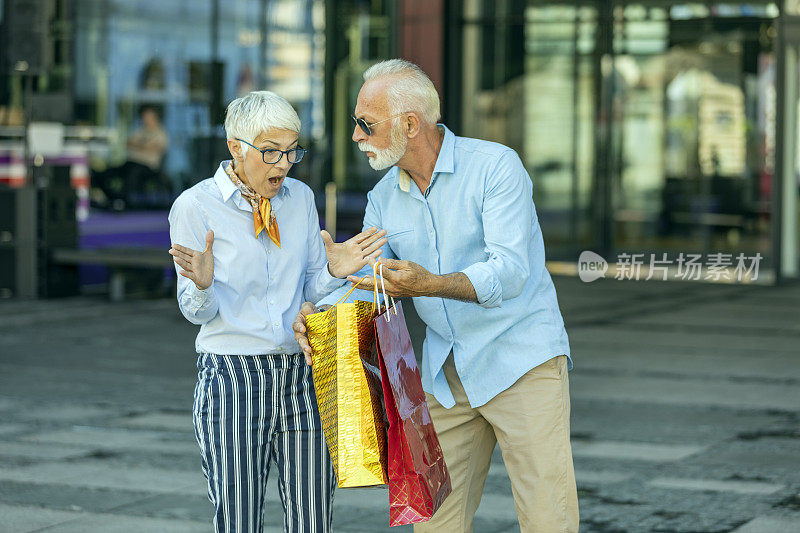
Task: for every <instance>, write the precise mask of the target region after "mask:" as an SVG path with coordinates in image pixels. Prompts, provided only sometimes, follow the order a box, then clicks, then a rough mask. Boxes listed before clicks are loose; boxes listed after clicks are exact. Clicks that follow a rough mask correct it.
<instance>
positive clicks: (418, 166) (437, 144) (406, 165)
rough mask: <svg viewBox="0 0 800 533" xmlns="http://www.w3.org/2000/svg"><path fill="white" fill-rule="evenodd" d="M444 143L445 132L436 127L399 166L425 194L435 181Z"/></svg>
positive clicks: (427, 133)
mask: <svg viewBox="0 0 800 533" xmlns="http://www.w3.org/2000/svg"><path fill="white" fill-rule="evenodd" d="M443 143H444V130H441V131H440V130H439V128H438V126H434V128H432V129H431V130H430V131H429V132H426V134H425V136H424V137H423V138H422V139H421V142H420V143H419V144H418V146H417V147H415V148H414V149H413V150H412V152H411V153H410V154H408V155H410V156H411V157H404V158H403V159H408V161H403V162H402V163H400V164H399V165H398V166H399V167H400V168H402V169H403V170H405V171H406V172H408V175H409V176H411V179H412V180H414V183H416V184H417V187H419V190H420V192H421V193H423V194H425V191H426V190H427V189H428V186H429V185H430V183H431V179H433V169H434V168H436V160H437V159H439V152H441V151H442V144H443Z"/></svg>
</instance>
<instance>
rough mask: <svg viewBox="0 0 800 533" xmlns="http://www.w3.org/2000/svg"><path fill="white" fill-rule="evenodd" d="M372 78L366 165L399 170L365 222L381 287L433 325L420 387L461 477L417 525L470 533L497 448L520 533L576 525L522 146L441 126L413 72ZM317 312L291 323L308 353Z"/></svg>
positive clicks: (360, 130) (552, 312) (565, 352)
mask: <svg viewBox="0 0 800 533" xmlns="http://www.w3.org/2000/svg"><path fill="white" fill-rule="evenodd" d="M364 80H365V83H364V85H363V86H362V87H361V91H360V92H359V94H358V101H357V103H356V108H355V116H354V117H353V120H354V122H355V128H354V131H353V140H354V141H355V142H357V143H358V147H359V149H361V151H363V152H365V153H366V155H367V157H369V163H370V165H371V166H372V168H374V169H376V170H382V169H385V168H389V167H393V168H391V169H390V170H389V172H387V173H386V175H385V176H384V177H383V179H382V180H381V181H380V182H379V183H378V184H377V185H376V186H375V188H374V189H372V191H370V193H369V194H368V204H367V208H366V214H365V216H364V226H365V227H370V226H375V227H379V228H382V229H385V230H386V231H387V233H388V234H387V238H388V241H389V242H388V246H387V247H386V248H385V249H384V255H383V257H384V259H381V262H382V263H383V264H384V265H385V266H386V267H389V269H390V270H388V271H387V270H386V269H385V268H384V276H385V282H386V290H387V292H388V293H389V294H391V295H393V296H395V297H403V296H412V297H414V305H415V307H416V309H417V312H418V313H419V316H420V317H421V318H422V320H423V321H424V322H425V324H426V325H427V333H426V337H425V343H424V347H423V354H422V364H421V374H422V383H423V388H424V389H425V391H426V392H427V393H428V395H427V400H428V405H429V408H430V411H431V417H432V419H433V423H434V426H435V428H436V432H437V434H438V436H439V441H440V442H441V445H442V448H443V450H444V457H445V461H446V462H447V467H448V469H449V471H450V476H451V478H452V483H453V493H452V494H451V495H450V496H449V497H448V498H447V500H446V501H445V503H444V505H443V506H442V507H441V508H440V509H439V510H438V511H437V513H436V514H435V515H434V517H433V519H432V520H430V521H429V522H427V523H422V524H417V525H416V526H415V531H418V532H419V531H424V532H428V531H431V532H432V531H437V532H438V531H447V532H448V533H450V532H461V531H472V530H473V515H474V513H475V510H476V509H477V508H478V504H479V503H480V499H481V493H482V492H483V485H484V481H485V479H486V474H487V472H488V471H489V464H490V460H491V455H492V450H493V449H494V446H495V443H498V444H499V445H500V450H501V451H502V454H503V460H504V462H505V465H506V469H507V470H508V474H509V477H510V478H511V487H512V491H513V494H514V503H515V505H516V509H517V516H518V518H519V523H520V526H521V529H522V531H526V532H527V531H537V532H539V531H540V532H547V533H550V532H556V531H564V532H566V531H570V532H571V531H577V530H578V500H577V490H576V487H575V475H574V470H573V464H572V451H571V448H570V441H569V438H570V430H569V414H570V400H569V380H568V375H567V371H568V369H569V368H571V367H572V362H571V360H570V357H569V343H568V339H567V333H566V331H565V329H564V322H563V320H562V317H561V313H560V311H559V307H558V301H557V298H556V291H555V288H554V286H553V282H552V280H551V279H550V275H549V274H548V272H547V270H546V269H545V266H544V244H543V240H542V233H541V230H540V227H539V223H538V220H537V217H536V211H535V208H534V205H533V201H532V184H531V179H530V177H529V176H528V174H527V172H526V171H525V167H524V166H523V165H522V162H521V161H520V158H519V157H518V156H517V154H516V153H515V152H514V150H512V149H510V148H507V147H505V146H502V145H500V144H496V143H492V142H487V141H481V140H477V139H469V138H464V137H456V136H455V135H453V133H452V132H451V131H450V130H449V129H447V128H446V127H445V126H443V125H437V120H438V119H439V116H440V115H439V97H438V95H437V93H436V90H435V88H434V86H433V84H432V83H431V81H430V79H429V78H428V77H427V76H426V75H425V74H424V73H423V72H422V71H421V70H420V69H419V67H417V66H416V65H413V64H411V63H408V62H406V61H402V60H398V59H393V60H390V61H384V62H382V63H378V64H377V65H375V66H373V67H371V68H370V69H369V70H367V71H366V72H365V74H364ZM373 263H374V260H370V264H373ZM366 272H371V271H370V270H369V269H364V270H362V274H361V275H362V276H364V280H363V282H362V284H361V286H362V287H364V288H365V289H366V290H369V289H370V288H371V287H372V286H373V282H374V280H373V279H372V278H371V277H370V276H367V275H366ZM348 279H349V280H350V281H358V280H360V279H361V278H359V277H355V276H351V277H349V278H348ZM338 294H339V292H337V293H334V295H332V296H331V297H329V298H327V299H324V300H322V301H321V302H319V305H322V304H323V303H332V302H333V301H335V300H336V297H337V295H338ZM355 297H356V298H358V299H370V298H371V297H370V296H369V295H368V294H362V295H361V296H358V295H356V296H355ZM314 310H315V306H314V305H312V304H311V303H309V302H307V303H305V304H304V305H303V308H302V309H301V312H300V314H299V315H298V317H297V320H296V321H295V323H294V329H295V336H296V338H297V340H298V342H299V343H300V346H301V347H302V348H303V350H304V352H305V353H306V354H310V353H311V349H310V348H309V346H308V341H307V339H306V337H305V319H304V315H306V314H308V313H311V312H313V311H314Z"/></svg>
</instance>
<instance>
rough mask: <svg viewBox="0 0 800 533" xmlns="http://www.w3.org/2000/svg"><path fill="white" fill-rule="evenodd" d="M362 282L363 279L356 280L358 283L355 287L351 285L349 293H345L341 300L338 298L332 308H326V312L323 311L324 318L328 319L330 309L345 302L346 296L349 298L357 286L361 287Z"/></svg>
mask: <svg viewBox="0 0 800 533" xmlns="http://www.w3.org/2000/svg"><path fill="white" fill-rule="evenodd" d="M362 281H364V278H361V279H360V280H358V283H356V284H355V285H353V286H352V287H351V288H350V290H349V291H347V292H346V293H345V295H344V296H342V297H341V298H339V301H337V302H336V303H335V304H333V305H332V306H330V307H329V308H328V310H327V311H325V318H328V313H330V312H331V309H333V308H334V307H336V306H337V305H339V304H340V303H342V302H343V301H344V300H347V297H348V296H350V295H351V294H353V291H354V290H356V287H358V286H359V285H361V282H362Z"/></svg>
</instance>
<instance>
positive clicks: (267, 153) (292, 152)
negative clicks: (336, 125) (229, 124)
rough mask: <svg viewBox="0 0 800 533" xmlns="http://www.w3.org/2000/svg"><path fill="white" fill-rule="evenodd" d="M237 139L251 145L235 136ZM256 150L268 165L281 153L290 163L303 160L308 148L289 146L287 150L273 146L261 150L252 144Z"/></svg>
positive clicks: (275, 161) (280, 155)
mask: <svg viewBox="0 0 800 533" xmlns="http://www.w3.org/2000/svg"><path fill="white" fill-rule="evenodd" d="M236 140H237V141H242V142H243V143H245V144H247V145H250V146H253V145H252V144H250V143H249V142H247V141H245V140H244V139H239V138H238V137H237V138H236ZM253 148H255V149H256V150H258V151H259V152H261V160H262V161H264V163H266V164H268V165H274V164H275V163H277V162H278V161H280V160H281V157H283V154H286V160H287V161H289V163H291V164H293V165H294V164H295V163H299V162H300V161H302V160H303V157H305V155H306V153H307V152H308V150H306V149H305V148H301V147H299V146H298V147H297V148H290V149H288V150H277V149H275V148H264V149H263V150H262V149H261V148H259V147H257V146H253Z"/></svg>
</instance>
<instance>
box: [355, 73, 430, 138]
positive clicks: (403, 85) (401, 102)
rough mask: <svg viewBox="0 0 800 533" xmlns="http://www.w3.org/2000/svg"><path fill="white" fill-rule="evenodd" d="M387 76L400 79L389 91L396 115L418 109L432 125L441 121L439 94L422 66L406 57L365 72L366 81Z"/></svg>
mask: <svg viewBox="0 0 800 533" xmlns="http://www.w3.org/2000/svg"><path fill="white" fill-rule="evenodd" d="M386 77H392V78H396V81H394V82H393V83H392V84H390V85H389V87H388V89H387V91H386V96H387V99H388V101H389V102H388V103H389V108H390V109H391V112H392V115H398V114H400V113H405V112H408V111H416V112H417V113H419V114H420V115H421V116H422V119H423V120H424V121H425V122H428V123H430V124H435V123H436V121H438V120H439V118H440V117H441V113H440V111H439V93H437V92H436V87H434V86H433V82H432V81H431V79H430V78H429V77H428V75H427V74H425V73H424V72H423V71H422V69H421V68H419V67H418V66H417V65H415V64H414V63H410V62H408V61H405V60H403V59H388V60H386V61H381V62H380V63H376V64H374V65H372V66H371V67H370V68H368V69H367V71H366V72H364V81H365V82H367V81H372V80H375V79H378V78H386Z"/></svg>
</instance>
